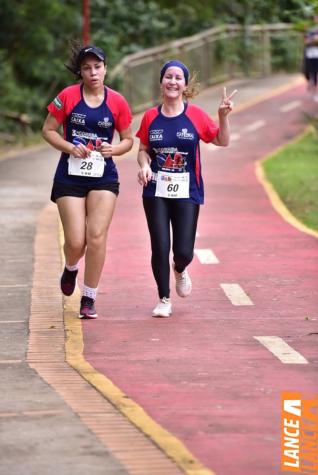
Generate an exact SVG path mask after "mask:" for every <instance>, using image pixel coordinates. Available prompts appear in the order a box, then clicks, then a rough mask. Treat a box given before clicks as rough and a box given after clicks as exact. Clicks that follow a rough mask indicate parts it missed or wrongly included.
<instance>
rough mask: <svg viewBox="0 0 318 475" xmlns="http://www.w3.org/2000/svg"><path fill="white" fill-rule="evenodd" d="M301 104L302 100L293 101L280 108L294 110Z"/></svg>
mask: <svg viewBox="0 0 318 475" xmlns="http://www.w3.org/2000/svg"><path fill="white" fill-rule="evenodd" d="M300 106H301V102H300V101H291V102H288V103H287V104H285V105H283V106H282V107H281V108H280V109H279V110H280V111H281V112H289V111H292V110H293V109H297V107H300Z"/></svg>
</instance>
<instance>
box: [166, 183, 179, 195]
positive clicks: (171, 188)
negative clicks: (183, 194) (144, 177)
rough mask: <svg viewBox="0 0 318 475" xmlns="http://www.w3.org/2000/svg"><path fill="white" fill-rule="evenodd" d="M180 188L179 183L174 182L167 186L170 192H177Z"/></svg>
mask: <svg viewBox="0 0 318 475" xmlns="http://www.w3.org/2000/svg"><path fill="white" fill-rule="evenodd" d="M178 189H179V185H177V184H175V185H173V184H172V183H170V185H168V186H167V191H169V192H171V191H174V192H175V193H176V192H177V191H178Z"/></svg>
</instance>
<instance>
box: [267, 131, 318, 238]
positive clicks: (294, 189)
mask: <svg viewBox="0 0 318 475" xmlns="http://www.w3.org/2000/svg"><path fill="white" fill-rule="evenodd" d="M263 167H264V171H265V175H266V177H267V179H268V180H269V181H270V182H271V184H272V185H273V187H274V188H275V190H276V192H277V193H278V195H279V197H280V198H281V200H282V201H283V203H284V204H285V205H286V207H287V208H288V209H289V211H290V212H291V213H292V214H293V215H294V216H295V217H296V218H297V219H298V220H299V221H301V222H302V223H303V224H305V225H306V226H308V227H309V228H311V229H313V230H315V231H318V134H317V131H316V130H315V128H314V127H312V128H311V129H310V130H308V132H307V133H306V134H305V135H304V136H303V137H302V138H300V140H298V141H296V142H294V143H291V144H289V145H287V146H286V147H284V148H283V149H282V150H280V151H279V152H278V153H277V154H275V155H273V156H271V157H270V158H269V159H268V160H266V161H265V162H264V163H263Z"/></svg>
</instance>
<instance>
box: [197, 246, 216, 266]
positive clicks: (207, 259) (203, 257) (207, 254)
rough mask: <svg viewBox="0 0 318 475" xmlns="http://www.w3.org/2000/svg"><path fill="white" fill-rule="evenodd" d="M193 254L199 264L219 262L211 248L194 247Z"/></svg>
mask: <svg viewBox="0 0 318 475" xmlns="http://www.w3.org/2000/svg"><path fill="white" fill-rule="evenodd" d="M194 254H195V255H196V256H197V258H198V259H199V261H200V262H201V264H219V262H220V261H219V259H218V258H217V257H216V255H215V254H214V253H213V251H212V250H211V249H194Z"/></svg>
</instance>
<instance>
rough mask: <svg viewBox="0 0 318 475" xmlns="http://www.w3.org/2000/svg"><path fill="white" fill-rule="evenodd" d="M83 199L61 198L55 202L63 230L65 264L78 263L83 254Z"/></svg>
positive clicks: (84, 223) (84, 242) (84, 238)
mask: <svg viewBox="0 0 318 475" xmlns="http://www.w3.org/2000/svg"><path fill="white" fill-rule="evenodd" d="M85 200H86V199H85V198H76V197H74V196H63V197H62V198H58V199H57V200H56V203H57V206H58V210H59V213H60V218H61V221H62V226H63V230H64V239H65V243H64V255H65V261H66V264H68V265H70V266H72V265H75V264H77V263H78V261H79V260H80V258H81V257H82V256H83V255H84V253H85V246H86V237H85V233H86V208H85Z"/></svg>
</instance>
